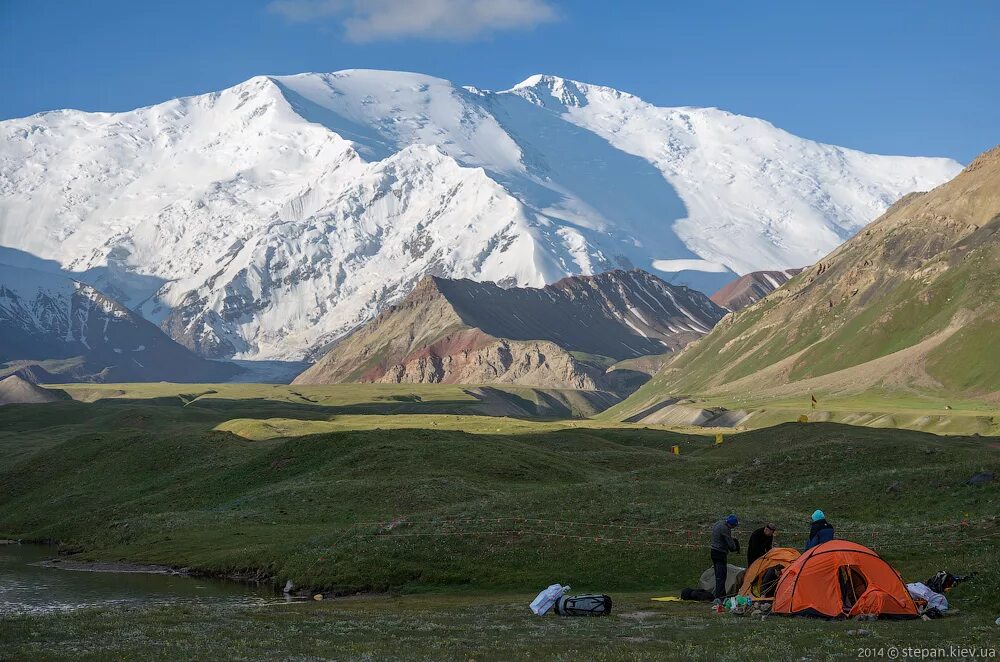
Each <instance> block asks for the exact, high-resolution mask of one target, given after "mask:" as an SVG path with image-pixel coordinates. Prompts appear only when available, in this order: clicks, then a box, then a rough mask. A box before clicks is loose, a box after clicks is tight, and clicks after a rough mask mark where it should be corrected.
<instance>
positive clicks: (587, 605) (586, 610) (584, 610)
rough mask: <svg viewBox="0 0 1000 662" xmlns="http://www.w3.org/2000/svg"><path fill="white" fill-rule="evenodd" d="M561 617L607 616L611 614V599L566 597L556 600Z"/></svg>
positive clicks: (600, 596) (588, 596)
mask: <svg viewBox="0 0 1000 662" xmlns="http://www.w3.org/2000/svg"><path fill="white" fill-rule="evenodd" d="M555 609H556V613H557V614H559V615H560V616H607V615H608V614H610V613H611V598H610V597H609V596H607V595H596V594H595V595H564V596H561V597H560V598H559V599H558V600H556V606H555Z"/></svg>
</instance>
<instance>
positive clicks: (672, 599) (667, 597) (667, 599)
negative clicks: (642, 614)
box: [650, 595, 684, 602]
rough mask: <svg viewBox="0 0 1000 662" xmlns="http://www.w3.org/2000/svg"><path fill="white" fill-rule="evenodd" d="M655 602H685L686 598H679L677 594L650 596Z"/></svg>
mask: <svg viewBox="0 0 1000 662" xmlns="http://www.w3.org/2000/svg"><path fill="white" fill-rule="evenodd" d="M650 600H652V601H653V602H683V601H684V598H678V597H677V596H676V595H664V596H663V597H660V598H650Z"/></svg>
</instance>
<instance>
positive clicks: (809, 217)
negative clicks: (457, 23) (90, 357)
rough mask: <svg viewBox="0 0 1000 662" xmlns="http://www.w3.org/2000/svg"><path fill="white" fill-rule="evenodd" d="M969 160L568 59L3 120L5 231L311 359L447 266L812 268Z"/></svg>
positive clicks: (667, 273) (244, 347) (146, 295)
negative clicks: (677, 97)
mask: <svg viewBox="0 0 1000 662" xmlns="http://www.w3.org/2000/svg"><path fill="white" fill-rule="evenodd" d="M960 169H961V166H960V165H959V164H958V163H956V162H954V161H951V160H949V159H937V158H912V157H889V156H874V155H869V154H864V153H861V152H857V151H853V150H848V149H843V148H840V147H834V146H830V145H823V144H820V143H816V142H812V141H809V140H805V139H802V138H798V137H796V136H793V135H791V134H789V133H786V132H784V131H782V130H780V129H778V128H776V127H774V126H772V125H771V124H769V123H767V122H764V121H762V120H758V119H753V118H749V117H743V116H739V115H733V114H731V113H727V112H724V111H721V110H717V109H713V108H658V107H655V106H652V105H650V104H648V103H646V102H644V101H642V100H641V99H639V98H637V97H635V96H632V95H629V94H625V93H623V92H619V91H616V90H613V89H610V88H605V87H598V86H593V85H586V84H583V83H578V82H573V81H569V80H564V79H561V78H557V77H552V76H533V77H531V78H529V79H528V80H526V81H524V82H523V83H521V84H519V85H517V86H515V87H514V88H512V89H510V90H507V91H503V92H487V91H482V90H478V89H475V88H470V87H461V86H458V85H455V84H453V83H451V82H448V81H445V80H441V79H438V78H432V77H429V76H423V75H419V74H410V73H397V72H386V71H366V70H351V71H343V72H338V73H333V74H301V75H297V76H275V77H263V76H262V77H257V78H253V79H251V80H249V81H247V82H245V83H242V84H240V85H237V86H235V87H232V88H230V89H227V90H223V91H221V92H217V93H212V94H205V95H201V96H195V97H188V98H184V99H176V100H173V101H168V102H165V103H162V104H158V105H155V106H150V107H148V108H140V109H137V110H134V111H130V112H126V113H113V114H112V113H85V112H78V111H71V110H64V111H54V112H49V113H42V114H39V115H34V116H31V117H27V118H23V119H16V120H10V121H5V122H0V245H2V246H7V247H10V248H13V249H17V250H19V251H24V252H27V253H30V254H32V255H34V256H36V257H38V258H42V259H44V260H52V261H54V262H55V263H58V264H59V265H61V266H62V268H63V269H64V270H65V271H68V272H72V273H73V274H74V278H77V279H79V280H81V281H84V282H88V283H90V284H92V285H93V286H95V287H97V288H98V289H99V290H101V291H102V292H104V293H106V294H108V295H110V296H114V297H116V298H118V299H120V300H121V301H123V302H124V303H126V304H127V305H128V306H130V307H132V308H133V309H135V310H137V311H139V312H140V313H141V314H142V315H144V316H145V317H146V318H148V319H150V320H151V321H153V322H155V323H157V324H160V325H161V327H162V328H164V330H166V331H167V332H168V333H169V334H170V335H171V336H172V337H174V338H175V339H177V340H178V341H179V342H181V343H183V344H185V345H186V346H188V347H191V348H192V349H195V350H197V351H199V352H201V353H202V354H204V355H206V356H210V357H236V358H243V359H247V358H252V359H289V360H297V359H301V358H303V357H307V356H311V355H314V354H315V353H316V352H317V351H318V350H319V349H320V348H322V347H323V346H325V345H326V344H328V343H329V342H331V341H332V340H334V339H336V338H337V337H338V336H340V335H342V334H343V333H345V332H347V331H349V330H350V329H352V328H353V327H355V326H356V325H357V324H359V323H362V322H364V321H366V320H368V319H370V318H371V317H373V316H374V315H375V314H376V313H377V312H379V311H380V310H381V309H382V308H384V307H385V306H386V305H388V304H390V303H392V302H395V301H398V300H399V299H400V298H402V297H403V296H404V295H405V294H406V293H407V292H408V291H409V289H410V288H411V287H412V286H413V285H414V284H415V283H416V282H417V281H418V280H419V279H420V278H421V277H422V276H424V275H426V274H434V275H440V276H446V277H450V278H472V279H475V280H479V281H483V280H492V281H496V282H498V283H501V284H505V285H521V286H541V285H543V284H546V283H551V282H554V281H556V280H558V279H559V278H562V277H564V276H567V275H573V274H581V273H582V274H590V273H596V272H600V271H605V270H608V269H612V268H618V267H626V268H628V267H639V268H643V269H649V270H656V271H657V273H658V274H659V275H660V276H662V277H664V278H666V279H667V280H669V281H672V282H680V283H684V284H688V285H691V286H693V287H696V288H699V289H703V290H704V291H706V292H709V293H711V292H712V291H714V290H715V289H717V288H718V287H719V286H721V285H722V284H724V283H725V282H726V281H727V280H730V279H732V278H734V277H735V276H736V275H737V274H744V273H747V272H749V271H756V270H764V269H774V270H781V269H787V268H793V267H799V266H803V265H806V264H810V263H812V262H813V261H815V260H816V259H817V258H818V257H821V256H822V255H825V254H826V253H828V252H829V251H830V250H831V249H833V248H834V247H836V246H837V245H839V244H840V243H841V242H843V241H844V240H845V239H846V238H847V237H849V236H851V235H852V234H853V233H854V232H856V231H857V230H858V229H859V228H861V227H862V226H863V225H864V224H865V223H867V222H868V221H870V220H872V219H874V218H875V217H876V216H878V215H879V214H880V213H881V212H883V211H884V210H885V209H886V208H887V207H888V206H889V205H890V204H892V203H893V202H895V201H896V200H897V199H898V198H899V197H900V196H902V195H903V194H905V193H908V192H910V191H915V190H927V189H929V188H932V187H934V186H936V185H938V184H940V183H942V182H944V181H946V180H948V179H950V178H951V177H952V176H954V175H955V174H957V173H958V171H959V170H960Z"/></svg>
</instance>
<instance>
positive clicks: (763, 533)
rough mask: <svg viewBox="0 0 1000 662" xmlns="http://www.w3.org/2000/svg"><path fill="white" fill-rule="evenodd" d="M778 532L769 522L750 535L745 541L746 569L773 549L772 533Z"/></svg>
mask: <svg viewBox="0 0 1000 662" xmlns="http://www.w3.org/2000/svg"><path fill="white" fill-rule="evenodd" d="M777 530H778V527H776V526H775V525H774V524H772V523H771V522H768V523H767V524H765V525H764V526H762V527H760V528H759V529H757V530H756V531H754V532H753V533H751V534H750V538H749V539H748V540H747V567H748V568H749V567H750V565H751V564H752V563H753V562H754V561H756V560H757V559H759V558H760V557H762V556H764V555H765V554H767V553H768V552H769V551H771V548H772V547H774V532H775V531H777Z"/></svg>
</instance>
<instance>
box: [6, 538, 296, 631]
mask: <svg viewBox="0 0 1000 662" xmlns="http://www.w3.org/2000/svg"><path fill="white" fill-rule="evenodd" d="M55 556H56V548H54V547H47V546H44V545H0V616H2V615H3V614H11V613H46V612H53V611H65V610H72V609H82V608H86V607H113V606H115V607H117V606H140V605H141V606H148V605H157V604H232V605H245V604H264V603H269V602H275V601H280V600H282V598H281V596H280V595H279V594H276V593H275V591H274V590H273V589H272V588H271V587H259V586H252V585H248V584H243V583H240V582H235V581H226V580H221V579H205V578H201V577H188V576H183V575H166V574H143V573H134V572H132V573H128V572H88V571H80V570H63V569H60V568H52V567H44V566H39V565H34V564H36V563H38V562H40V561H45V560H46V559H51V558H53V557H55Z"/></svg>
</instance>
